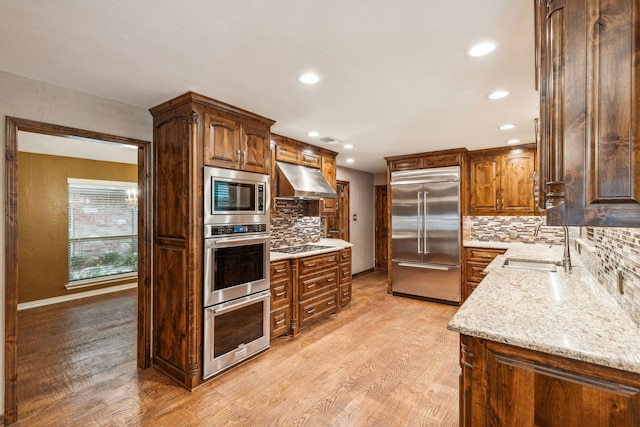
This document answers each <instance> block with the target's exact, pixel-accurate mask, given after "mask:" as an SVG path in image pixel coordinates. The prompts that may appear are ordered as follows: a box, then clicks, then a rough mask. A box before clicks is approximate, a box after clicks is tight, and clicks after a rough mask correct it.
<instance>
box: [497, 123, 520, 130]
mask: <svg viewBox="0 0 640 427" xmlns="http://www.w3.org/2000/svg"><path fill="white" fill-rule="evenodd" d="M515 127H516V125H514V124H513V123H505V124H503V125H502V126H500V127H499V128H498V129H500V130H509V129H513V128H515Z"/></svg>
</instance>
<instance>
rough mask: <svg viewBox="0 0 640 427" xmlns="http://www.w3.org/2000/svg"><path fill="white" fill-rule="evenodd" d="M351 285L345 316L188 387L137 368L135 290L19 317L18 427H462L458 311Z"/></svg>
mask: <svg viewBox="0 0 640 427" xmlns="http://www.w3.org/2000/svg"><path fill="white" fill-rule="evenodd" d="M386 287H387V285H386V272H376V273H370V274H366V275H364V276H361V277H358V278H356V279H354V281H353V300H352V303H351V305H350V306H349V307H347V308H346V309H344V310H343V311H342V312H340V313H338V314H336V315H332V316H331V317H330V318H329V319H328V320H326V321H324V322H322V323H321V324H319V325H317V326H314V327H311V328H310V329H308V330H305V331H304V332H303V333H301V334H300V335H299V336H298V337H296V338H295V339H292V338H289V337H283V338H278V339H276V340H275V341H273V342H272V345H271V349H270V350H269V351H267V352H265V353H262V354H261V355H259V356H257V357H256V358H254V359H251V360H250V361H248V362H247V363H244V364H242V365H240V366H237V367H235V368H233V369H231V370H229V371H227V372H225V373H223V374H221V375H219V376H218V377H216V378H214V379H212V380H211V381H209V382H207V383H205V384H204V385H203V386H201V387H199V388H198V389H196V390H194V391H193V392H189V391H187V390H185V389H183V388H181V387H180V386H177V385H175V384H174V383H172V382H171V381H170V380H168V379H167V378H166V377H165V376H164V375H162V374H161V373H159V372H158V371H156V370H155V369H153V368H152V369H147V370H145V371H138V370H136V361H135V337H136V325H135V316H136V296H135V291H125V292H121V293H118V294H113V295H110V296H101V297H94V298H88V299H85V300H82V306H80V304H79V303H78V302H77V301H75V302H72V303H69V304H67V303H64V304H58V305H56V306H49V307H43V308H36V309H31V310H26V311H22V312H20V313H19V319H18V320H19V335H18V419H19V421H18V423H17V424H15V425H17V426H64V425H73V426H124V425H131V426H134V425H144V426H171V427H174V426H222V425H225V426H226V425H229V426H313V427H315V426H385V427H386V426H438V427H441V426H456V425H458V374H459V366H458V335H457V334H456V333H453V332H450V331H447V330H446V324H447V322H448V320H449V319H450V318H451V316H452V315H453V314H454V313H455V310H456V308H455V307H450V306H446V305H440V304H434V303H429V302H424V301H417V300H412V299H406V298H399V297H392V296H390V295H387V294H386Z"/></svg>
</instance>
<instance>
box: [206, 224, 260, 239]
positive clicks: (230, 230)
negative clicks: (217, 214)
mask: <svg viewBox="0 0 640 427" xmlns="http://www.w3.org/2000/svg"><path fill="white" fill-rule="evenodd" d="M266 232H267V224H264V223H263V224H227V225H205V226H204V235H205V237H215V236H233V235H241V234H247V233H266Z"/></svg>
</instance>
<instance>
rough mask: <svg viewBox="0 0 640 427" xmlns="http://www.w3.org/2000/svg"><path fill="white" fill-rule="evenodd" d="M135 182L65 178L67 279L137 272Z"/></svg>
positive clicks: (94, 277)
mask: <svg viewBox="0 0 640 427" xmlns="http://www.w3.org/2000/svg"><path fill="white" fill-rule="evenodd" d="M135 188H137V183H135V182H118V181H94V180H78V179H72V178H69V180H68V190H69V193H68V200H69V282H73V281H78V280H87V279H98V278H104V277H107V276H112V275H118V274H125V273H132V272H136V271H138V237H137V236H138V209H137V206H135V205H129V204H128V203H127V196H128V193H127V190H131V189H135Z"/></svg>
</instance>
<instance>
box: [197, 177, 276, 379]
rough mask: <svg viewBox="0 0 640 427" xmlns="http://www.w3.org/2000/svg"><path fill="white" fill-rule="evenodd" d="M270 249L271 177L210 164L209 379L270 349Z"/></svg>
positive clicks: (206, 228) (207, 262) (207, 192)
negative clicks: (214, 166) (215, 166)
mask: <svg viewBox="0 0 640 427" xmlns="http://www.w3.org/2000/svg"><path fill="white" fill-rule="evenodd" d="M269 250H270V244H269V177H268V176H266V175H261V174H255V173H250V172H242V171H233V170H227V169H219V168H212V167H205V169H204V300H203V301H204V340H203V343H204V363H203V377H204V378H205V379H206V378H209V377H211V376H212V375H215V374H217V373H219V372H220V371H222V370H224V369H226V368H228V367H230V366H232V365H235V364H236V363H239V362H241V361H243V360H245V359H247V358H248V357H251V356H253V355H255V354H257V353H259V352H261V351H263V350H266V349H267V348H269V331H270V327H269V321H270V319H269V312H270V301H269V298H270V292H269Z"/></svg>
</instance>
